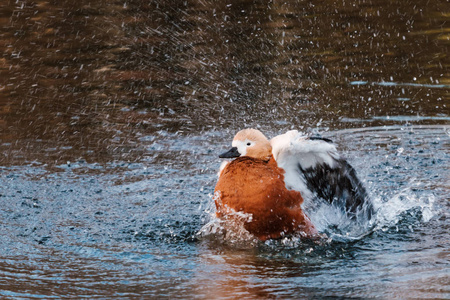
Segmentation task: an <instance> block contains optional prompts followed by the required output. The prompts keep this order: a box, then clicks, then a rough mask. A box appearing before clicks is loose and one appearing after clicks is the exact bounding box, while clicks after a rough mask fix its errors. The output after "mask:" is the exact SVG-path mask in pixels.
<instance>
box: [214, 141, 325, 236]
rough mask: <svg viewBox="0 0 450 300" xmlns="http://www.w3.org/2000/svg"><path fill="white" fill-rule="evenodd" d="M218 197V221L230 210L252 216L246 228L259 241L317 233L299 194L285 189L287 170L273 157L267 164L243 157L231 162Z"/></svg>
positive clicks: (219, 185) (220, 183)
mask: <svg viewBox="0 0 450 300" xmlns="http://www.w3.org/2000/svg"><path fill="white" fill-rule="evenodd" d="M269 150H270V149H269ZM215 193H216V195H217V197H216V199H215V204H216V208H217V215H218V217H223V216H225V215H227V214H228V213H229V212H230V209H232V210H233V211H235V212H243V213H246V214H251V215H252V219H251V221H248V222H246V223H245V225H244V227H245V229H246V230H248V231H249V232H250V233H252V234H254V235H255V236H256V237H258V238H259V239H260V240H263V241H264V240H266V239H269V238H280V237H282V236H283V235H284V234H290V233H295V232H304V233H305V234H307V235H308V236H312V235H314V234H316V233H317V231H316V229H315V228H314V226H313V225H312V223H311V222H310V220H309V219H308V217H306V216H305V214H304V213H303V211H302V209H301V204H302V202H303V199H302V197H301V195H300V193H299V192H297V191H294V190H288V189H287V188H286V185H285V182H284V170H283V169H281V168H279V167H278V166H277V163H276V161H275V159H274V158H273V157H272V156H271V155H270V156H269V159H268V160H266V159H259V158H254V157H250V156H242V157H238V158H236V159H235V160H233V161H232V162H230V163H229V164H228V165H227V166H226V167H225V168H224V169H223V170H222V171H221V173H220V177H219V181H218V182H217V185H216V187H215Z"/></svg>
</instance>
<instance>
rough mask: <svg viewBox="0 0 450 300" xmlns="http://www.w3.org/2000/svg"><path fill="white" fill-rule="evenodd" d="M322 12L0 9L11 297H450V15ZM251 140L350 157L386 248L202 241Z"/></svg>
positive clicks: (0, 110)
mask: <svg viewBox="0 0 450 300" xmlns="http://www.w3.org/2000/svg"><path fill="white" fill-rule="evenodd" d="M315 2H317V3H312V2H311V1H283V2H278V1H273V2H270V1H269V2H267V1H234V0H229V1H226V2H220V1H219V2H218V1H210V0H205V1H197V0H187V1H172V0H159V1H139V0H137V1H125V0H103V1H87V0H79V1H70V0H63V1H54V0H51V1H41V0H36V1H25V0H11V1H3V2H1V3H0V53H1V54H0V151H1V154H0V206H1V207H2V208H1V209H0V214H1V216H0V240H1V246H0V274H1V275H0V295H1V296H2V297H11V298H14V297H25V298H32V297H43V298H51V297H61V296H66V297H74V298H76V297H88V298H92V297H107V298H112V297H119V298H120V297H142V296H148V297H183V298H192V297H195V296H196V297H198V298H211V297H224V298H226V297H229V298H233V297H243V298H245V297H247V298H275V297H278V298H311V297H312V298H314V297H319V298H320V297H325V296H336V297H356V298H375V297H382V298H393V297H397V298H408V297H411V295H416V297H420V298H445V297H448V295H449V293H450V291H449V290H448V274H447V273H448V271H447V270H448V267H449V261H448V254H449V253H448V250H447V249H448V248H449V245H448V239H447V235H448V233H447V231H448V224H449V223H448V213H447V211H448V209H449V201H448V200H449V198H448V195H449V190H450V187H449V186H448V182H449V180H448V179H449V178H450V177H449V176H450V175H449V173H450V171H449V168H448V166H449V163H448V162H449V156H450V153H449V149H450V147H449V136H450V135H449V128H448V125H446V124H448V121H449V117H450V116H449V108H448V103H449V101H448V100H449V92H448V91H449V85H450V79H449V76H450V75H449V72H448V68H449V64H450V61H449V59H448V57H449V56H448V54H449V49H450V48H449V37H450V28H448V22H449V14H448V4H447V3H446V2H445V1H437V0H435V1H428V0H417V1H399V0H395V1H387V0H382V1H370V0H367V1H359V2H357V3H356V2H355V1H341V0H337V1H335V0H324V1H319V2H318V1H315ZM419 125H420V126H419ZM424 125H430V126H424ZM249 126H254V127H258V128H260V129H261V130H263V131H264V132H267V134H268V135H269V136H274V135H276V134H279V133H280V132H285V131H286V130H287V129H291V128H295V129H299V130H304V131H308V132H320V133H323V134H324V135H327V136H328V137H330V138H332V139H333V140H335V141H336V142H337V143H338V145H339V146H340V149H341V150H342V151H343V152H344V154H345V155H346V156H347V157H348V158H349V160H350V162H351V163H352V165H354V166H355V168H356V170H357V171H358V174H360V177H361V178H363V179H364V180H365V184H366V186H367V187H368V189H369V190H370V193H371V195H372V196H373V198H374V199H376V201H378V202H377V203H378V204H379V205H380V206H381V207H382V211H383V214H380V215H379V216H380V219H378V224H377V227H376V230H375V231H374V232H373V233H372V234H371V235H369V236H366V237H364V238H362V239H357V240H354V241H349V240H346V239H345V238H344V239H341V240H340V241H336V240H335V239H331V241H328V240H326V241H323V242H321V243H314V242H311V243H309V242H299V241H274V242H273V243H268V244H257V245H252V246H251V247H245V245H244V247H241V246H242V245H239V246H237V247H233V246H232V245H228V244H227V243H219V244H215V243H214V241H208V240H198V236H196V233H197V232H198V231H199V230H200V229H201V228H202V226H204V225H205V224H207V223H208V222H209V221H210V213H212V212H213V210H212V208H211V207H212V202H211V197H210V194H211V193H212V190H213V187H214V184H215V180H216V177H215V173H216V171H217V168H218V164H219V162H218V160H217V152H218V151H219V152H220V151H221V150H222V149H224V148H225V146H226V145H227V144H228V142H229V140H230V139H231V138H232V136H233V135H234V133H235V132H236V131H237V130H239V129H242V128H244V127H249ZM372 126H381V127H372ZM383 126H387V127H383ZM367 127H370V128H367ZM342 129H345V130H342ZM334 130H340V131H334ZM383 205H384V206H383ZM222 242H223V241H222ZM247 246H248V245H247Z"/></svg>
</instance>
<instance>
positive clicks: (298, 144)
mask: <svg viewBox="0 0 450 300" xmlns="http://www.w3.org/2000/svg"><path fill="white" fill-rule="evenodd" d="M270 144H271V146H272V154H273V156H274V158H275V160H276V161H277V164H278V166H279V167H281V168H283V169H284V170H285V171H286V173H285V182H286V187H287V188H288V189H292V190H296V191H299V192H300V193H302V195H303V197H304V198H310V197H311V196H312V192H311V191H310V190H309V189H308V188H307V186H306V181H305V178H304V177H303V176H301V174H300V169H299V167H301V168H302V169H304V170H306V169H309V168H315V167H318V166H320V165H324V164H326V165H328V166H329V167H331V168H333V167H335V166H336V160H338V159H339V158H340V156H339V153H338V152H337V150H336V147H335V146H334V145H333V144H331V143H328V142H326V141H322V140H309V139H308V137H307V136H306V135H304V134H302V133H299V132H298V131H297V130H291V131H288V132H286V133H285V134H282V135H279V136H276V137H274V138H272V139H271V140H270Z"/></svg>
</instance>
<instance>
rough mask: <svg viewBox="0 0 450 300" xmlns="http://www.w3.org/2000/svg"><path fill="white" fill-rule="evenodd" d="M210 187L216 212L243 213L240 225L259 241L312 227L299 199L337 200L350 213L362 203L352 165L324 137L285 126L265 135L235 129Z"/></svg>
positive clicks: (311, 233)
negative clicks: (280, 129)
mask: <svg viewBox="0 0 450 300" xmlns="http://www.w3.org/2000/svg"><path fill="white" fill-rule="evenodd" d="M219 158H225V159H232V160H231V161H229V160H227V161H224V162H223V163H222V165H221V167H220V170H219V173H218V177H219V178H218V181H217V184H216V186H215V189H214V202H215V206H216V216H217V217H218V218H221V219H225V218H226V219H232V217H233V216H236V214H245V215H246V216H249V217H248V218H247V219H246V220H245V222H244V224H243V226H244V228H245V229H246V230H247V231H248V232H249V233H251V234H252V235H254V236H255V237H257V238H258V239H259V240H261V241H266V240H268V239H279V238H282V237H285V236H288V235H294V234H297V235H298V234H299V235H300V236H301V237H306V238H314V237H316V236H318V235H319V233H318V230H317V229H316V227H315V226H314V224H313V223H312V222H311V220H310V218H309V217H308V216H307V215H306V213H305V212H304V210H303V208H302V204H303V202H304V200H305V199H307V200H308V201H319V200H321V201H323V200H325V201H326V202H328V203H334V204H336V205H340V206H341V207H342V210H343V211H345V212H346V213H347V214H348V215H349V216H350V218H352V217H354V216H356V213H357V212H358V211H359V210H361V209H362V207H363V205H364V204H365V203H366V202H367V192H366V190H365V188H364V186H363V185H362V183H361V181H360V180H359V179H358V177H357V174H356V171H355V169H354V168H353V167H352V166H351V165H350V164H349V163H348V162H347V161H346V160H345V159H344V158H343V157H342V156H341V155H340V154H339V153H338V151H337V149H336V146H335V144H334V143H333V142H332V141H331V140H330V139H327V138H322V137H313V136H308V135H305V134H303V133H301V132H298V131H297V130H291V131H288V132H286V133H284V134H281V135H278V136H276V137H274V138H272V139H271V140H269V139H267V137H266V136H265V135H264V134H263V133H262V132H261V131H259V130H257V129H253V128H247V129H243V130H241V131H239V132H238V133H237V134H236V135H235V136H234V139H233V141H232V148H231V149H229V150H228V151H227V152H224V153H222V154H220V155H219Z"/></svg>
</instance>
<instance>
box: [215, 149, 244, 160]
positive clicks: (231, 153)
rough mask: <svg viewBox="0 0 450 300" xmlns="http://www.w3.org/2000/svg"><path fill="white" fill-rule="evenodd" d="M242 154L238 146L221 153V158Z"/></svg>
mask: <svg viewBox="0 0 450 300" xmlns="http://www.w3.org/2000/svg"><path fill="white" fill-rule="evenodd" d="M239 156H241V154H240V153H239V151H238V148H237V147H233V148H231V149H230V150H228V151H227V152H225V153H222V154H220V155H219V157H220V158H233V157H239Z"/></svg>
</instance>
